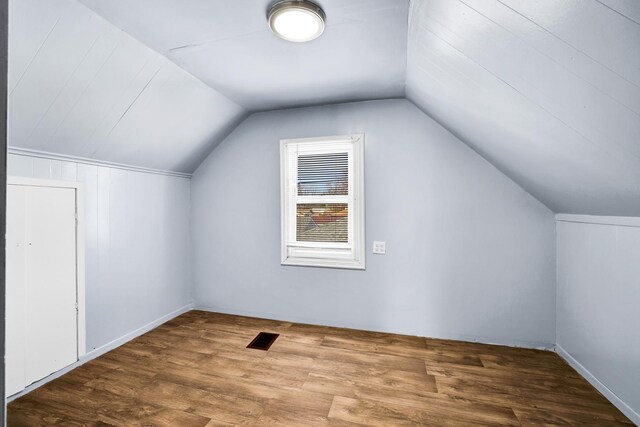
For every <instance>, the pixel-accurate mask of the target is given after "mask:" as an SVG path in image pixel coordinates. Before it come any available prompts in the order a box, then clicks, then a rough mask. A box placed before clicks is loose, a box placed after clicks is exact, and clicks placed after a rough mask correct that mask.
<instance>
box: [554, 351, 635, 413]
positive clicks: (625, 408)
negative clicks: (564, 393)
mask: <svg viewBox="0 0 640 427" xmlns="http://www.w3.org/2000/svg"><path fill="white" fill-rule="evenodd" d="M556 353H558V354H559V355H560V357H562V358H563V359H564V360H566V361H567V363H568V364H569V365H571V367H572V368H573V369H575V370H576V371H578V373H579V374H580V375H582V376H583V377H584V378H585V379H586V380H587V381H589V383H591V385H592V386H594V387H595V388H596V389H597V390H598V391H599V392H600V393H602V394H603V395H604V397H606V398H607V399H609V402H611V403H612V404H613V405H614V406H615V407H616V408H618V409H619V410H620V412H622V413H623V414H625V415H626V416H627V418H629V419H630V420H631V421H633V422H634V423H635V424H636V425H640V414H638V413H637V412H636V411H634V410H633V408H631V407H630V406H629V405H627V404H626V403H625V402H624V401H623V400H622V399H620V398H619V397H618V396H617V395H616V394H615V393H614V392H613V391H611V389H609V387H607V386H606V385H604V384H602V383H601V382H600V380H598V379H597V378H596V377H595V376H594V375H593V374H592V373H591V372H589V370H588V369H587V368H585V367H584V366H582V364H581V363H580V362H578V361H577V360H576V359H575V358H574V357H573V356H572V355H570V354H569V352H567V351H566V350H565V349H564V348H562V346H560V345H559V344H556Z"/></svg>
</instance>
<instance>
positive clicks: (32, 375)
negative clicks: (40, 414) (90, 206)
mask: <svg viewBox="0 0 640 427" xmlns="http://www.w3.org/2000/svg"><path fill="white" fill-rule="evenodd" d="M76 277H77V275H76V190H75V189H74V188H59V187H39V186H27V185H9V186H8V187H7V291H6V292H7V320H6V335H7V340H6V347H7V350H6V352H7V353H6V365H7V366H6V369H7V383H6V388H7V395H8V396H9V395H11V394H14V393H16V392H18V391H20V390H22V389H23V388H24V387H26V386H27V385H29V384H31V383H33V382H35V381H38V380H40V379H42V378H44V377H46V376H47V375H49V374H51V373H53V372H55V371H57V370H60V369H62V368H64V367H65V366H68V365H70V364H71V363H73V362H75V361H76V360H78V317H77V306H76V302H77V283H76Z"/></svg>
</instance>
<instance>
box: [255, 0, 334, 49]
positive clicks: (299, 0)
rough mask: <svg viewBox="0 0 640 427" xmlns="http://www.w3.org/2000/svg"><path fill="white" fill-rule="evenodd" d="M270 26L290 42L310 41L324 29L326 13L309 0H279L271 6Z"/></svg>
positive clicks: (279, 35) (268, 15)
mask: <svg viewBox="0 0 640 427" xmlns="http://www.w3.org/2000/svg"><path fill="white" fill-rule="evenodd" d="M267 17H268V19H269V28H271V31H273V32H274V34H275V35H277V36H278V37H280V38H283V39H285V40H288V41H290V42H308V41H310V40H313V39H315V38H318V37H320V35H321V34H322V32H323V31H324V21H325V19H326V15H325V14H324V11H323V10H322V9H321V8H320V6H318V5H317V4H315V3H312V2H310V1H307V0H287V1H279V2H277V3H275V4H274V5H273V6H271V7H270V8H269V13H268V14H267Z"/></svg>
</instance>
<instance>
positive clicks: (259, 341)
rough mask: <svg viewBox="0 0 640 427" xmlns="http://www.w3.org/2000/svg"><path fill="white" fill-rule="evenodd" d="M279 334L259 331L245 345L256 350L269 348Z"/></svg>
mask: <svg viewBox="0 0 640 427" xmlns="http://www.w3.org/2000/svg"><path fill="white" fill-rule="evenodd" d="M279 335H280V334H272V333H269V332H260V333H259V334H258V335H256V337H255V338H254V339H253V341H251V343H250V344H249V345H248V346H247V348H255V349H257V350H265V351H266V350H269V347H271V344H273V342H274V341H275V340H276V338H278V336H279Z"/></svg>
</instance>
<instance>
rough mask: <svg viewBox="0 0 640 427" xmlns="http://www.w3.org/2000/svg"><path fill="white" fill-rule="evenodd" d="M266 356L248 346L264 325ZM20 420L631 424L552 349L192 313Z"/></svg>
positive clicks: (22, 403)
mask: <svg viewBox="0 0 640 427" xmlns="http://www.w3.org/2000/svg"><path fill="white" fill-rule="evenodd" d="M261 331H265V332H274V333H278V334H280V336H279V337H278V339H277V340H276V341H275V342H274V344H273V345H272V346H271V348H270V349H269V351H260V350H253V349H247V348H246V345H247V344H248V343H249V342H250V341H251V340H252V339H253V338H254V337H255V335H256V334H257V333H258V332H261ZM7 417H8V418H7V420H8V425H9V426H52V425H61V426H62V425H63V426H87V425H90V426H127V427H128V426H143V425H144V426H186V427H191V426H193V427H201V426H202V427H203V426H208V427H213V426H261V425H277V426H305V427H306V426H345V427H348V426H351V427H353V426H358V425H373V426H376V425H380V426H391V425H425V424H426V425H438V426H440V425H442V426H460V425H465V426H468V425H526V426H532V425H594V426H600V425H601V426H615V425H629V424H630V421H629V420H628V419H627V418H626V417H625V416H624V415H623V414H622V413H620V411H618V410H617V409H616V408H615V407H614V406H613V405H611V403H609V402H608V401H607V400H606V399H605V398H604V396H602V395H601V394H599V393H598V392H597V391H596V390H595V389H594V388H593V387H592V386H591V385H590V384H589V383H588V382H587V381H586V380H585V379H584V378H582V377H581V376H580V375H579V374H578V373H577V372H575V371H574V370H573V369H572V368H571V367H570V366H569V365H567V364H566V363H565V362H564V361H563V360H562V359H561V358H560V357H558V355H556V354H555V353H552V352H549V351H543V350H530V349H521V348H511V347H504V346H495V345H486V344H476V343H467V342H457V341H448V340H440V339H437V340H436V339H427V338H420V337H410V336H403V335H394V334H387V333H380V332H369V331H357V330H352V329H340V328H334V327H325V326H312V325H303V324H296V323H290V322H283V321H273V320H267V319H255V318H250V317H242V316H232V315H228V314H220V313H208V312H203V311H190V312H188V313H185V314H183V315H181V316H179V317H177V318H175V319H172V320H170V321H169V322H167V323H165V324H163V325H161V326H159V327H158V328H156V329H154V330H152V331H150V332H148V333H146V334H144V335H142V336H140V337H138V338H136V339H134V340H132V341H130V342H128V343H126V344H124V345H123V346H120V347H118V348H116V349H115V350H113V351H110V352H108V353H106V354H104V355H103V356H101V357H99V358H97V359H95V360H93V361H90V362H87V363H86V364H84V365H82V366H80V367H78V368H76V369H74V370H72V371H71V372H69V373H67V374H65V375H63V376H61V377H60V378H57V379H55V380H53V381H51V382H50V383H48V384H46V385H44V386H42V387H40V388H38V389H36V390H34V391H32V392H31V393H29V394H27V395H25V396H23V397H21V398H19V399H16V400H15V401H13V402H11V403H10V404H9V405H8V408H7Z"/></svg>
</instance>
